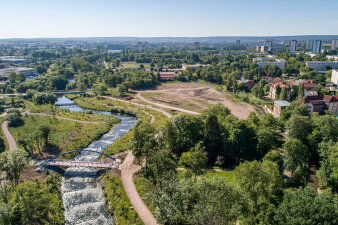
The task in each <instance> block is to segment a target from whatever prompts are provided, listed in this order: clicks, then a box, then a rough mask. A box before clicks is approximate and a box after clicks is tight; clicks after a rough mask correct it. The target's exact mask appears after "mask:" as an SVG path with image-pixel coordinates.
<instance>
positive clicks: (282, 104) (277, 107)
mask: <svg viewBox="0 0 338 225" xmlns="http://www.w3.org/2000/svg"><path fill="white" fill-rule="evenodd" d="M288 105H290V103H289V102H288V101H285V100H275V101H274V102H273V111H272V114H273V115H274V116H275V117H280V115H281V113H282V111H283V109H285V108H286V107H287V106H288Z"/></svg>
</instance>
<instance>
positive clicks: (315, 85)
mask: <svg viewBox="0 0 338 225" xmlns="http://www.w3.org/2000/svg"><path fill="white" fill-rule="evenodd" d="M316 87H319V88H324V87H323V86H322V85H319V84H314V83H304V89H306V90H307V91H311V90H312V89H313V88H316Z"/></svg>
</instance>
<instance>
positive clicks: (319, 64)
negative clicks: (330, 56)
mask: <svg viewBox="0 0 338 225" xmlns="http://www.w3.org/2000/svg"><path fill="white" fill-rule="evenodd" d="M306 66H308V67H311V68H312V69H314V70H317V71H325V67H326V66H329V67H330V68H331V69H338V61H307V62H306Z"/></svg>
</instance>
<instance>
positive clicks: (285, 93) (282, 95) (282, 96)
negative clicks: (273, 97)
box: [279, 87, 288, 100]
mask: <svg viewBox="0 0 338 225" xmlns="http://www.w3.org/2000/svg"><path fill="white" fill-rule="evenodd" d="M279 98H280V100H287V99H288V91H287V89H286V87H283V88H282V91H281V93H280V97H279Z"/></svg>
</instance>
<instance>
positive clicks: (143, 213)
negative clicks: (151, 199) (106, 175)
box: [120, 150, 157, 225]
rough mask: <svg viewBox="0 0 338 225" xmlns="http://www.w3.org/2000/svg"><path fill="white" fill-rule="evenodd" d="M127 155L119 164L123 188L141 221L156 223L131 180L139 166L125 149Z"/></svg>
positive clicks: (153, 224) (147, 223) (154, 224)
mask: <svg viewBox="0 0 338 225" xmlns="http://www.w3.org/2000/svg"><path fill="white" fill-rule="evenodd" d="M127 152H128V155H127V157H126V158H125V159H124V161H123V163H122V164H121V165H120V170H121V171H122V174H121V179H122V183H123V187H124V190H125V192H126V194H127V196H128V198H129V200H130V202H131V204H132V205H133V207H134V209H135V211H136V212H137V214H138V215H139V217H140V218H141V220H142V221H143V223H144V224H145V225H156V224H157V221H156V219H155V217H154V216H153V214H152V213H151V212H150V210H149V209H148V207H147V206H146V205H145V204H144V202H143V200H142V198H141V197H140V195H139V193H138V192H137V189H136V186H135V183H134V181H133V174H134V173H135V172H137V171H138V170H140V169H141V166H139V165H135V164H134V163H133V162H134V159H135V158H134V156H133V154H132V152H131V151H130V150H128V151H127Z"/></svg>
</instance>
